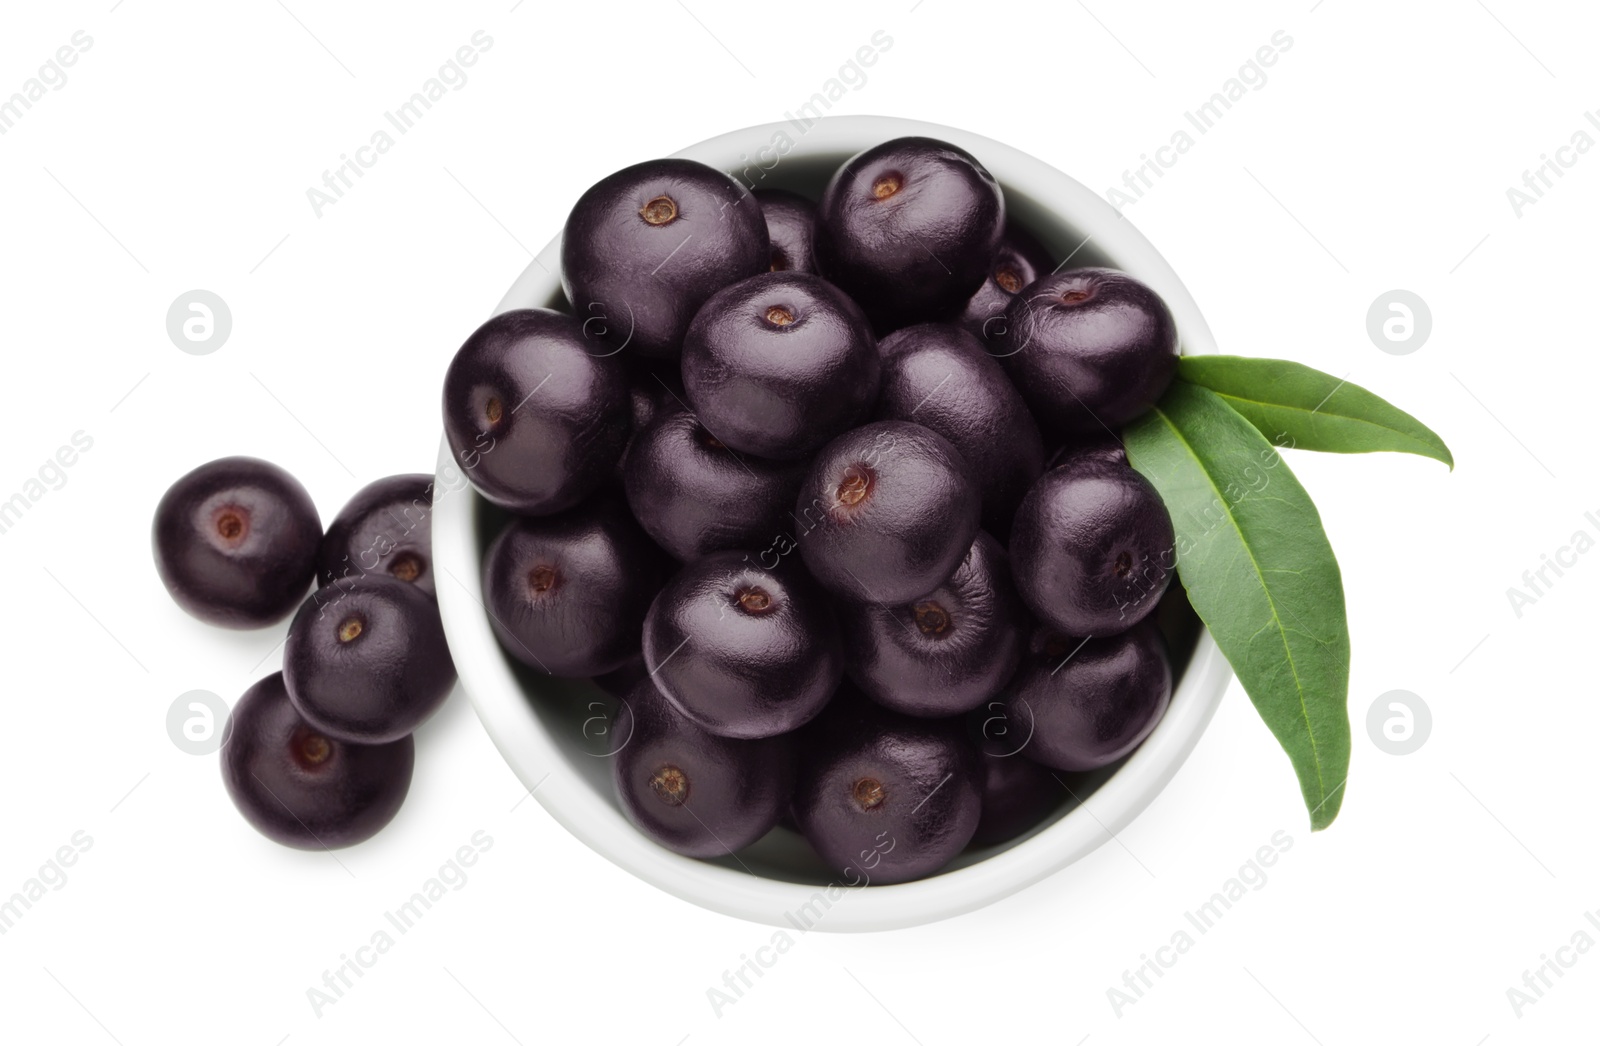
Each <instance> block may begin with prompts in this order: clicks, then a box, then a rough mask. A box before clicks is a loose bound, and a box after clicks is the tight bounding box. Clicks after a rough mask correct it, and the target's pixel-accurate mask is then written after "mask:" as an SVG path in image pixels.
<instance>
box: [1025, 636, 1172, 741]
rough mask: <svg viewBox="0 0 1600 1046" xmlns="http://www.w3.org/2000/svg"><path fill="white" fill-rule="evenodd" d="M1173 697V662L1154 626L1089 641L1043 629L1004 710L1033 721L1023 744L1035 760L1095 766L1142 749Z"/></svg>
mask: <svg viewBox="0 0 1600 1046" xmlns="http://www.w3.org/2000/svg"><path fill="white" fill-rule="evenodd" d="M1171 698H1172V665H1171V663H1170V662H1169V660H1168V658H1167V650H1166V643H1165V642H1164V641H1163V640H1162V638H1161V633H1160V632H1159V631H1158V630H1157V629H1156V627H1155V626H1154V625H1153V624H1151V623H1149V622H1145V623H1143V624H1140V625H1138V626H1137V627H1135V628H1132V629H1130V630H1128V631H1127V632H1123V633H1121V634H1120V635H1115V636H1108V637H1106V638H1104V639H1100V638H1096V639H1090V640H1087V641H1084V640H1079V639H1076V638H1071V637H1067V636H1063V635H1062V634H1061V633H1059V632H1057V631H1055V630H1054V629H1051V628H1048V627H1041V628H1039V629H1037V630H1036V631H1035V632H1034V634H1033V636H1032V637H1031V638H1030V639H1029V647H1028V652H1027V653H1026V654H1024V655H1023V660H1022V666H1021V667H1020V668H1018V669H1017V674H1016V677H1015V678H1014V679H1013V680H1012V682H1011V685H1010V687H1009V688H1008V691H1007V697H1006V706H1007V707H1006V711H1005V715H1006V716H1007V718H1008V719H1009V720H1010V721H1012V722H1014V723H1019V724H1031V727H1032V729H1031V731H1028V732H1026V736H1027V741H1026V743H1025V744H1024V745H1023V746H1022V754H1023V755H1025V756H1027V757H1028V758H1029V759H1032V760H1033V761H1034V762H1036V763H1040V764H1042V765H1044V766H1047V767H1051V768H1053V769H1056V770H1094V769H1096V768H1098V767H1102V766H1107V765H1109V764H1111V763H1114V762H1116V761H1117V760H1118V759H1121V758H1122V757H1123V756H1125V755H1127V754H1128V753H1129V752H1132V751H1133V750H1134V749H1135V748H1137V747H1138V746H1139V743H1140V742H1141V741H1143V740H1144V739H1145V738H1146V737H1148V736H1149V735H1150V731H1152V730H1154V729H1155V727H1156V723H1158V722H1160V720H1161V716H1162V715H1163V714H1164V713H1165V712H1166V710H1167V704H1168V703H1169V702H1170V701H1171ZM1019 729H1021V727H1019Z"/></svg>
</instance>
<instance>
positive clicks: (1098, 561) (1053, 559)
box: [1011, 455, 1176, 636]
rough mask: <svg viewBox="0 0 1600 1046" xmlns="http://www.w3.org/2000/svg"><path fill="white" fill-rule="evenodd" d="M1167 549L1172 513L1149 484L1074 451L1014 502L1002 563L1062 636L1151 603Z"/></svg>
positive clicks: (1165, 569)
mask: <svg viewBox="0 0 1600 1046" xmlns="http://www.w3.org/2000/svg"><path fill="white" fill-rule="evenodd" d="M1175 548H1176V546H1175V544H1174V539H1173V532H1172V519H1171V517H1170V516H1168V515H1167V508H1166V505H1164V504H1163V503H1162V501H1161V496H1160V495H1159V494H1157V493H1156V489H1155V487H1153V486H1151V485H1150V481H1149V480H1147V479H1145V478H1144V477H1143V476H1141V475H1139V473H1137V472H1135V471H1134V470H1133V469H1132V468H1130V467H1128V466H1127V465H1120V464H1117V463H1115V462H1112V461H1108V460H1105V459H1103V458H1098V457H1095V456H1092V455H1091V456H1082V457H1077V458H1074V459H1073V460H1072V461H1070V462H1069V463H1068V464H1065V465H1060V466H1057V467H1056V468H1053V469H1051V470H1050V471H1049V472H1046V473H1045V474H1044V475H1043V476H1041V477H1040V479H1039V482H1037V483H1035V484H1034V485H1033V489H1032V490H1030V491H1029V492H1028V496H1027V497H1026V498H1024V499H1023V502H1022V506H1021V507H1020V508H1019V509H1018V510H1017V519H1016V523H1015V525H1014V526H1013V527H1012V530H1011V568H1012V573H1013V576H1014V577H1015V578H1016V580H1017V589H1018V591H1020V592H1021V593H1022V599H1023V601H1024V602H1026V603H1027V604H1028V607H1029V609H1031V610H1032V611H1033V612H1034V613H1035V614H1037V615H1038V616H1039V619H1040V620H1041V621H1045V622H1048V623H1049V624H1051V625H1054V626H1055V627H1056V628H1057V629H1059V630H1061V631H1062V632H1065V633H1067V634H1068V635H1074V636H1107V635H1112V634H1114V633H1117V632H1122V631H1124V630H1126V629H1128V628H1131V627H1132V626H1133V625H1134V624H1136V623H1137V622H1139V621H1140V620H1142V619H1143V618H1144V617H1145V615H1147V614H1149V613H1150V612H1151V611H1152V610H1154V609H1155V608H1156V605H1157V604H1158V603H1159V602H1160V601H1161V595H1162V593H1164V592H1165V591H1166V590H1167V585H1168V584H1170V583H1171V581H1172V572H1173V564H1174V562H1175V559H1176V555H1175Z"/></svg>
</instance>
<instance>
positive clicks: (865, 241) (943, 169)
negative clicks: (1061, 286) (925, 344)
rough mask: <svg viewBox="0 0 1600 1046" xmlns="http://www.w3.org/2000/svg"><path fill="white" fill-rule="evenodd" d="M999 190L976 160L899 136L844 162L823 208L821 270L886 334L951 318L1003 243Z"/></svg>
mask: <svg viewBox="0 0 1600 1046" xmlns="http://www.w3.org/2000/svg"><path fill="white" fill-rule="evenodd" d="M1005 217H1006V207H1005V200H1004V198H1003V197H1002V195H1001V192H1000V186H999V184H998V183H997V182H996V181H995V180H994V176H993V175H991V174H990V173H989V172H988V171H987V170H985V169H984V167H983V165H982V164H981V163H979V162H978V161H977V160H976V159H975V158H974V157H973V156H972V155H971V154H970V153H968V152H966V151H965V150H963V149H959V148H957V147H956V146H954V145H951V144H949V143H948V142H941V141H936V140H934V139H932V138H896V139H894V140H893V141H889V142H884V143H883V144H882V145H877V146H873V147H872V148H871V149H868V150H866V151H865V152H861V153H858V154H856V155H855V156H853V157H851V158H850V159H849V160H846V161H845V163H844V165H843V166H842V167H840V168H839V170H838V171H837V172H835V173H834V176H833V178H832V180H831V181H829V182H828V187H827V188H826V189H825V190H824V191H823V193H822V201H821V203H819V204H818V205H817V233H816V235H817V239H816V246H815V255H816V259H817V271H818V272H820V273H821V274H822V275H823V276H826V277H827V278H828V279H829V280H831V281H833V282H834V283H836V284H838V285H839V286H840V287H841V288H843V289H844V290H845V292H846V293H848V294H849V295H850V296H851V297H853V298H855V300H856V301H858V302H860V303H861V306H862V308H864V309H866V310H867V314H868V315H869V316H871V317H872V320H873V323H874V324H875V325H876V326H877V328H878V329H879V330H880V331H889V330H893V329H895V328H896V327H901V326H904V325H906V324H909V323H921V322H925V321H927V320H938V319H948V318H953V317H954V316H955V315H956V314H957V313H959V312H960V310H961V305H962V303H964V302H965V301H966V300H967V299H968V298H970V297H971V296H972V294H973V292H974V291H976V290H977V289H978V286H979V285H980V284H981V283H983V281H984V278H985V277H986V276H987V274H988V272H989V266H990V264H991V263H992V262H993V261H994V256H995V251H996V250H997V249H998V248H999V246H1000V236H1001V233H1002V231H1003V230H1004V228H1005Z"/></svg>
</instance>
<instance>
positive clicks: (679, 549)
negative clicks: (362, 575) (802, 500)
mask: <svg viewBox="0 0 1600 1046" xmlns="http://www.w3.org/2000/svg"><path fill="white" fill-rule="evenodd" d="M803 478H805V463H804V462H798V461H770V460H768V459H766V458H757V457H753V456H751V455H748V454H740V453H739V452H738V451H736V450H733V449H732V448H731V447H728V446H726V445H724V444H723V443H722V442H721V441H720V440H718V439H717V438H716V437H715V436H713V435H711V433H709V432H707V431H706V430H705V428H704V427H702V426H701V424H700V422H699V421H698V420H697V419H696V418H695V416H694V415H692V414H690V413H688V412H687V411H683V410H669V411H664V412H662V413H661V414H660V415H658V416H657V417H656V419H655V420H654V421H653V422H651V424H649V425H648V426H646V427H645V429H644V430H643V431H642V432H639V433H638V434H637V435H635V436H634V439H633V443H632V445H631V446H630V447H629V448H628V460H627V464H626V466H625V467H624V469H623V486H624V488H625V489H626V490H627V494H628V505H629V507H630V508H632V509H633V515H634V518H635V519H637V520H639V522H640V525H641V526H643V527H644V529H645V531H646V533H648V534H649V535H650V536H651V537H652V538H653V539H655V542H656V544H658V545H660V546H661V547H662V548H664V549H666V550H667V551H668V552H669V553H671V554H672V555H673V556H674V557H676V558H677V559H678V560H680V561H683V562H687V561H689V560H692V559H695V558H697V557H699V556H703V555H705V554H706V553H708V552H716V551H720V550H722V549H729V548H751V549H765V548H767V547H768V546H770V545H771V544H772V542H773V540H774V539H775V538H777V537H778V536H780V535H785V534H788V533H789V531H790V529H792V523H791V522H790V520H789V512H790V510H791V509H793V508H794V499H795V497H796V496H798V494H799V493H800V481H801V480H802V479H803Z"/></svg>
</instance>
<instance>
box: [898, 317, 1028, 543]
mask: <svg viewBox="0 0 1600 1046" xmlns="http://www.w3.org/2000/svg"><path fill="white" fill-rule="evenodd" d="M878 350H879V354H880V355H881V356H882V358H883V380H882V390H881V392H880V393H879V397H878V408H877V412H876V414H875V415H874V416H875V417H878V418H883V419H889V420H894V421H914V422H916V423H917V424H918V425H921V426H923V427H925V428H928V429H932V430H933V431H934V432H937V433H938V434H939V435H941V436H943V437H944V438H945V439H947V440H949V441H950V442H951V444H952V445H954V447H955V448H956V449H957V450H959V451H960V452H961V456H962V457H963V458H965V459H966V460H967V464H968V465H970V466H972V474H973V477H974V478H975V479H976V480H977V481H978V490H979V492H980V493H981V495H982V497H983V526H984V528H985V529H986V530H989V531H992V532H993V533H995V534H997V535H999V536H1001V537H1004V536H1005V535H1006V534H1008V533H1009V532H1010V529H1011V517H1012V516H1013V515H1014V514H1015V513H1016V511H1017V504H1018V503H1019V502H1021V501H1022V497H1023V495H1025V494H1026V493H1027V492H1028V488H1029V487H1030V486H1032V485H1033V481H1034V480H1036V479H1038V478H1039V473H1040V472H1042V471H1043V470H1044V441H1043V440H1042V439H1041V438H1040V436H1039V426H1037V425H1035V424H1034V422H1033V417H1032V416H1031V415H1030V414H1029V413H1028V407H1027V404H1025V403H1023V402H1022V397H1021V396H1020V395H1018V394H1017V390H1016V389H1015V388H1013V387H1012V385H1011V382H1010V381H1009V380H1007V378H1006V375H1005V371H1003V370H1001V369H1000V364H998V363H996V362H995V361H994V360H993V359H992V358H991V357H990V356H989V354H988V353H986V352H984V351H983V346H982V345H981V344H980V343H979V342H978V339H977V338H976V337H974V336H973V335H972V334H971V333H970V332H968V331H966V330H964V329H962V328H961V327H957V326H955V325H954V324H947V323H925V324H918V325H917V326H914V327H904V328H902V329H900V330H897V331H895V332H894V333H893V334H891V335H889V336H888V337H887V338H885V339H883V341H882V342H880V343H879V345H878Z"/></svg>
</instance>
